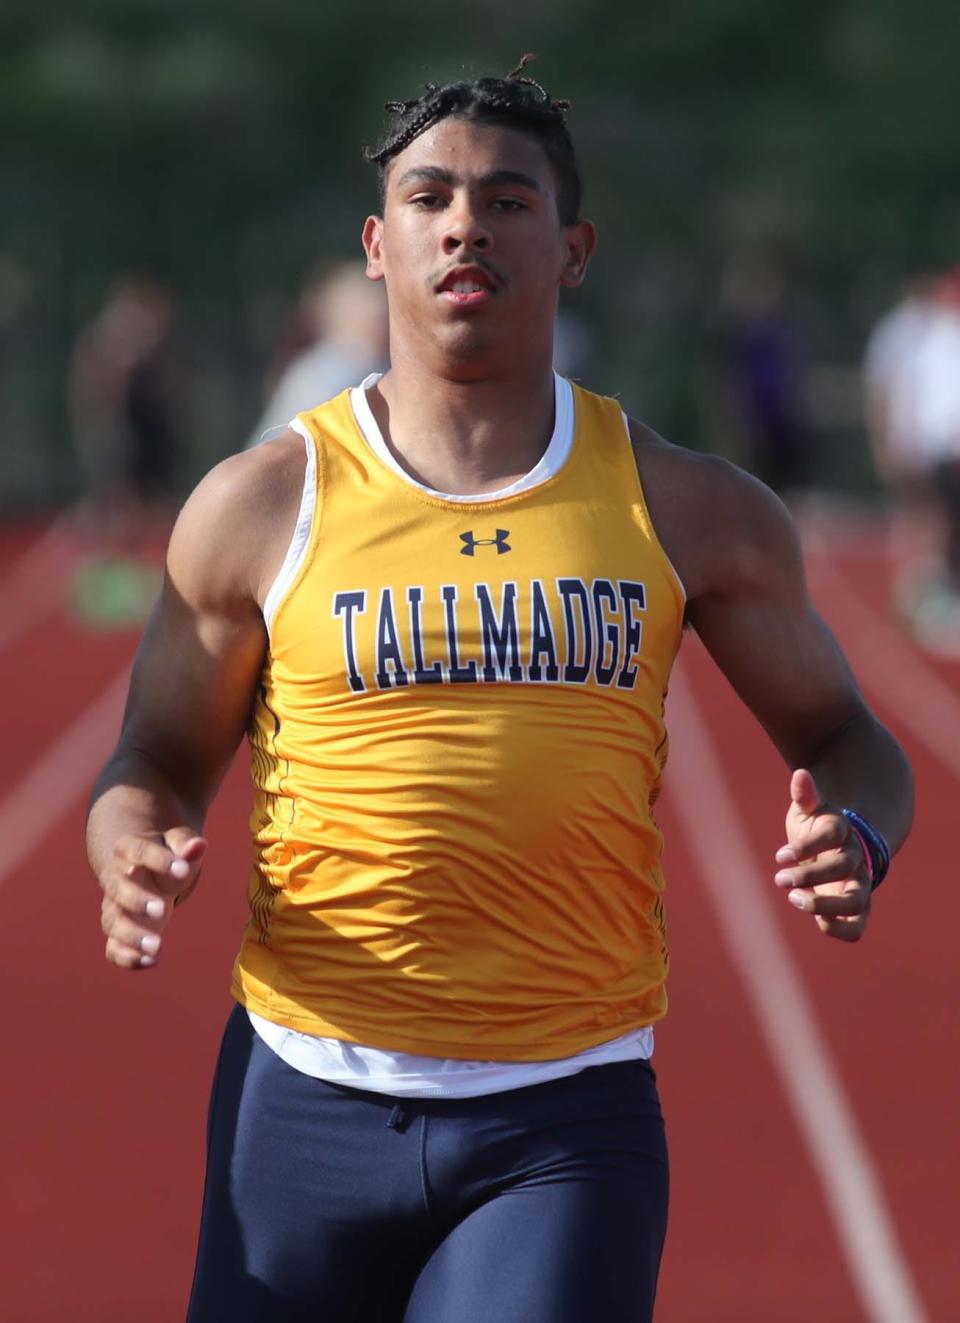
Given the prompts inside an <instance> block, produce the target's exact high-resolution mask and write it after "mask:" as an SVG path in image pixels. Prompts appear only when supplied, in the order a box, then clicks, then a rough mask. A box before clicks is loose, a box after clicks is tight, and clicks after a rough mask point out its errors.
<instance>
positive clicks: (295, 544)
mask: <svg viewBox="0 0 960 1323" xmlns="http://www.w3.org/2000/svg"><path fill="white" fill-rule="evenodd" d="M290 426H291V428H292V429H293V431H294V432H298V433H299V434H300V436H302V437H303V442H304V445H305V446H306V448H307V467H306V471H305V473H304V475H303V492H302V494H301V496H300V513H299V514H298V515H297V526H296V528H295V529H294V530H293V537H292V538H291V539H290V545H289V547H288V548H287V554H286V556H284V558H283V564H282V565H281V566H280V572H279V574H278V575H277V577H276V578H275V579H274V581H273V583H272V584H271V585H270V591H269V592H268V593H267V596H266V598H265V599H264V603H263V619H264V623H265V624H266V626H267V633H268V634H269V633H270V626H271V625H272V624H273V617H274V616H275V615H276V613H277V607H278V606H279V605H280V603H281V602H282V601H283V599H284V597H286V595H287V592H288V590H289V588H290V586H291V585H292V583H293V581H294V579H295V578H296V577H297V573H298V571H299V569H300V566H301V565H302V564H303V558H304V556H305V555H306V553H307V547H308V545H309V543H310V528H311V526H312V524H313V510H314V506H315V505H316V503H317V452H316V447H315V446H314V444H313V439H312V437H311V436H310V433H309V432H308V430H307V428H306V425H305V424H304V423H301V421H300V419H299V418H294V420H293V422H291V424H290Z"/></svg>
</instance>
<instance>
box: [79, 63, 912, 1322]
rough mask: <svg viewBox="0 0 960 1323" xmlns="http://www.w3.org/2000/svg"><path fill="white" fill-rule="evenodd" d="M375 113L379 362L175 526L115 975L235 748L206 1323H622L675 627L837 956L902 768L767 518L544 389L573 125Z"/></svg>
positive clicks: (136, 749) (793, 554)
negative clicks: (236, 836)
mask: <svg viewBox="0 0 960 1323" xmlns="http://www.w3.org/2000/svg"><path fill="white" fill-rule="evenodd" d="M391 109H392V110H393V111H394V112H395V114H396V123H395V128H394V130H393V131H392V132H391V135H390V136H389V137H388V138H387V140H386V142H385V143H384V144H383V146H382V149H381V150H380V151H379V152H377V153H375V154H373V159H374V160H375V161H377V163H378V164H379V165H380V167H381V171H382V179H383V198H382V202H383V206H382V215H379V216H372V217H370V218H369V219H368V220H367V222H366V225H365V227H364V231H363V241H364V246H365V249H366V253H367V261H368V271H369V274H370V276H371V278H373V279H375V280H381V279H382V280H384V281H385V282H386V287H387V291H388V296H389V305H390V349H391V364H392V366H391V368H390V371H389V372H388V373H387V374H386V375H385V376H383V377H382V378H380V379H368V380H367V381H366V382H364V383H363V384H362V385H361V386H360V387H358V388H357V389H356V390H354V391H352V392H346V393H344V394H343V395H341V396H339V397H337V398H336V399H334V400H332V401H330V402H328V403H325V404H321V405H320V406H319V407H318V408H317V409H315V410H313V411H312V412H310V413H307V414H302V415H300V416H299V417H298V419H297V420H295V422H294V423H293V424H292V426H291V430H290V432H289V433H288V434H287V435H286V436H284V437H282V438H281V439H280V440H278V441H275V442H271V443H269V444H266V445H264V446H261V447H259V448H258V449H256V450H254V451H251V452H247V453H245V454H242V455H238V456H235V457H233V458H231V459H229V460H227V461H226V462H224V463H223V464H221V465H220V466H219V467H218V468H216V469H215V470H214V471H213V472H212V473H211V474H210V475H209V476H208V477H207V478H205V479H204V481H203V482H202V483H201V484H200V486H199V487H198V488H197V490H196V492H195V493H194V494H193V496H192V497H191V498H190V500H189V501H188V503H187V505H186V506H185V508H184V510H183V513H182V514H181V516H180V519H179V521H178V523H177V527H176V529H175V531H174V534H173V538H172V541H171V545H170V552H169V561H168V573H167V580H166V585H165V588H164V591H163V595H162V598H161V601H160V603H159V605H158V607H157V609H156V613H155V615H154V617H153V619H152V621H151V623H150V625H149V627H148V629H147V632H146V635H145V638H144V640H143V643H142V646H141V649H140V652H139V655H138V659H137V663H136V667H135V671H134V677H133V681H132V685H131V695H130V703H129V708H128V712H127V716H126V720H125V723H124V730H123V734H122V737H121V740H120V743H119V745H118V748H117V750H116V753H115V754H114V756H113V758H112V759H111V761H110V763H109V764H108V766H107V768H106V769H105V770H104V772H103V774H102V776H101V778H100V781H99V784H98V786H97V790H96V792H95V798H94V805H93V809H92V811H91V817H90V826H89V844H90V859H91V863H92V865H93V868H94V870H95V872H96V873H97V875H98V877H99V879H100V883H101V886H102V888H103V891H104V901H103V926H104V931H105V932H106V934H107V957H108V959H110V960H112V961H113V962H114V963H116V964H118V965H120V966H122V967H124V968H129V969H134V968H143V967H145V966H150V965H152V964H154V963H155V961H156V959H157V956H158V951H159V949H160V944H161V938H162V934H163V933H164V931H165V929H166V927H167V924H168V922H169V920H170V917H171V913H172V908H173V905H174V904H175V902H176V901H177V900H179V899H182V898H183V897H184V896H185V895H186V894H187V892H188V891H189V890H190V889H191V887H192V886H193V885H194V884H195V882H196V880H197V876H198V872H199V869H200V865H201V861H202V858H203V854H204V851H205V848H206V846H205V842H204V840H203V837H202V836H201V834H200V833H201V831H202V823H203V818H204V814H205V811H206V809H207V806H208V805H209V803H210V800H211V798H212V797H213V795H214V793H215V790H216V787H217V785H218V783H219V780H220V778H221V776H222V775H223V772H224V769H225V768H226V766H227V765H228V763H229V761H230V759H231V757H232V755H233V752H234V750H235V748H236V745H237V743H238V741H239V740H240V738H241V736H242V734H243V733H244V731H245V730H246V731H247V732H248V734H249V738H250V744H251V749H252V757H253V775H254V780H255V782H256V786H257V798H256V806H255V808H254V812H253V818H252V829H253V833H254V842H255V861H254V868H253V876H252V881H251V887H250V901H251V917H250V922H249V925H248V928H247V931H246V935H245V938H244V942H243V946H242V949H241V952H240V955H239V957H238V960H237V964H236V968H235V971H234V984H233V990H234V994H235V996H236V998H237V1001H238V1003H239V1005H238V1007H237V1009H236V1010H235V1012H234V1013H233V1015H232V1016H231V1018H230V1021H229V1024H228V1027H227V1031H226V1035H225V1039H224V1044H223V1049H222V1052H221V1058H220V1063H219V1066H218V1073H217V1079H216V1084H215V1089H214V1096H213V1102H212V1106H211V1119H210V1137H209V1162H208V1173H207V1187H206V1194H205V1200H204V1211H203V1222H202V1228H201V1235H200V1247H199V1252H198V1262H197V1270H196V1277H195V1281H194V1289H193V1295H192V1298H191V1305H190V1313H189V1318H190V1320H191V1323H212V1320H222V1319H230V1320H231V1323H244V1321H245V1320H253V1319H262V1320H267V1319H269V1320H270V1321H271V1323H285V1321H286V1320H295V1319H296V1320H301V1319H311V1320H313V1319H323V1320H324V1323H340V1321H345V1320H362V1321H363V1323H375V1321H377V1320H392V1321H394V1323H399V1321H400V1320H405V1323H478V1321H479V1320H481V1319H482V1320H484V1321H485V1323H486V1321H487V1320H496V1321H497V1323H511V1321H515V1323H520V1320H523V1323H533V1321H536V1323H586V1321H587V1320H591V1323H592V1321H593V1320H596V1319H602V1320H604V1323H617V1321H619V1320H624V1321H626V1320H631V1321H635V1320H644V1319H648V1318H650V1317H651V1312H652V1307H653V1297H654V1290H655V1284H656V1275H657V1268H658V1264H659V1258H660V1251H661V1246H662V1241H663V1232H664V1225H665V1218H666V1200H667V1160H666V1150H665V1146H664V1139H663V1129H662V1123H661V1119H660V1112H659V1106H658V1102H657V1095H656V1088H655V1084H654V1077H653V1072H652V1070H651V1069H650V1067H649V1064H648V1058H649V1056H650V1053H651V1050H652V1037H653V1035H652V1029H651V1026H652V1025H653V1024H654V1022H655V1021H657V1020H658V1019H659V1018H660V1017H661V1016H662V1015H663V1013H664V1009H665V1000H664V992H663V985H664V978H665V974H666V964H667V958H666V947H665V940H664V928H663V911H662V904H661V893H662V888H663V879H662V877H661V873H660V866H659V858H660V846H661V840H660V835H659V832H658V830H657V827H656V824H655V822H654V820H653V817H652V816H651V805H652V803H653V800H654V798H655V796H656V793H657V790H658V788H659V784H660V777H661V772H662V769H663V765H664V762H665V759H666V747H667V746H666V733H665V731H664V727H663V700H664V695H665V692H666V687H667V680H668V675H669V671H670V666H671V663H672V661H673V658H674V656H675V654H676V650H677V648H678V646H679V643H680V638H681V630H682V627H683V624H684V622H685V621H689V622H690V623H691V624H692V625H693V627H694V628H695V629H696V630H697V632H698V633H699V634H700V636H701V638H702V639H703V640H704V642H705V644H706V646H707V647H708V648H709V650H710V651H711V653H712V654H713V656H714V658H715V659H716V661H717V663H718V664H719V665H720V666H721V668H722V669H723V671H724V672H725V673H726V675H727V676H728V678H729V679H730V681H731V683H732V684H733V685H734V687H735V688H736V690H737V691H738V693H739V694H740V695H741V696H742V697H743V699H744V700H745V701H746V702H747V704H748V705H749V706H750V708H751V709H752V711H753V712H754V713H755V714H756V715H757V716H758V718H759V719H760V720H761V722H762V723H763V724H764V726H765V728H766V730H767V731H768V732H769V735H770V737H771V739H772V740H773V741H774V743H775V744H776V746H777V748H778V749H779V750H780V752H781V754H782V755H783V757H784V759H785V761H786V762H787V764H788V766H789V767H791V768H794V769H798V770H794V771H793V772H792V775H791V777H790V778H789V783H788V784H789V793H788V795H787V796H786V798H787V802H788V805H789V807H788V809H787V818H786V843H785V845H784V846H783V848H782V849H781V850H780V852H779V854H778V863H779V865H780V871H779V872H777V873H776V875H775V878H774V881H775V882H776V883H777V885H779V886H780V887H782V888H783V889H784V891H785V893H786V899H787V900H788V901H789V902H790V903H791V904H793V905H795V906H796V908H797V909H798V910H799V911H801V912H803V913H805V914H807V915H809V916H813V917H814V921H815V923H816V924H817V925H818V927H819V928H820V930H821V931H822V932H823V933H825V934H826V935H827V936H830V937H835V938H839V939H841V940H843V941H855V940H857V939H858V938H860V937H861V936H862V935H863V932H864V929H865V927H866V922H867V917H868V913H869V908H870V898H871V882H872V881H873V882H875V881H877V880H879V878H880V876H881V875H882V872H883V871H885V868H886V863H887V861H888V860H887V854H886V851H887V849H888V845H887V843H889V848H890V849H896V848H898V847H899V846H900V844H901V843H902V841H903V839H904V837H905V836H906V833H907V831H908V828H909V823H910V817H911V799H912V791H911V779H910V773H909V769H908V767H907V764H906V762H905V759H904V757H903V754H902V753H901V751H900V749H899V747H898V746H897V745H896V743H895V742H894V740H893V739H892V738H891V736H890V735H889V733H888V732H887V731H886V730H885V729H884V728H883V727H882V726H881V725H880V724H879V723H878V722H877V721H876V720H875V718H874V717H873V716H872V715H871V714H870V713H869V712H868V711H867V709H866V708H865V706H864V703H863V700H862V698H861V696H860V694H859V691H858V689H857V687H856V685H855V683H854V681H853V679H852V677H851V675H850V672H849V670H848V668H847V665H846V663H845V661H844V659H843V657H842V656H841V654H840V652H839V649H838V647H837V644H836V642H835V641H834V639H833V637H832V636H831V634H830V633H829V631H828V630H827V629H826V627H825V625H824V624H823V622H822V620H821V619H820V617H819V616H818V615H817V614H816V612H815V611H814V610H813V608H812V606H811V604H810V602H809V600H808V597H807V593H806V589H805V586H804V577H803V571H802V566H801V560H800V554H799V551H798V547H797V539H796V536H795V533H794V530H793V528H792V527H791V524H790V521H789V519H788V517H787V515H786V514H785V512H784V509H783V507H782V506H781V505H780V503H779V502H778V501H777V500H776V498H774V497H773V496H772V495H771V494H770V492H769V491H767V490H766V489H765V488H764V487H763V486H761V485H760V484H759V483H757V482H756V481H754V480H753V479H751V478H749V477H747V476H745V475H744V474H743V473H741V472H739V471H738V470H736V469H735V468H733V467H731V466H730V465H728V464H726V463H724V462H723V461H720V460H718V459H712V458H705V457H703V456H700V455H697V454H693V453H691V452H689V451H686V450H682V449H677V448H675V447H673V446H671V445H668V444H667V443H665V442H663V441H661V440H660V439H659V438H658V437H656V436H655V435H653V434H652V433H651V432H650V431H649V430H648V429H647V428H645V427H644V426H642V425H641V424H639V423H635V422H627V421H626V420H625V419H624V418H623V416H622V414H621V412H620V409H619V406H618V405H617V404H616V403H615V402H614V401H612V400H608V399H602V398H600V397H597V396H595V395H591V394H589V393H588V392H586V391H584V390H581V389H580V388H578V387H574V386H571V385H570V383H568V382H566V381H563V380H561V379H558V378H556V377H555V376H554V374H553V372H552V370H551V349H552V336H553V326H554V318H555V314H556V307H557V297H558V292H559V289H560V287H561V286H575V285H578V284H579V283H580V281H581V280H582V279H583V276H584V273H585V270H586V267H587V264H588V261H589V258H590V255H591V253H592V251H593V247H594V242H595V233H594V229H593V226H592V225H591V224H590V223H589V222H588V221H582V220H581V219H580V215H579V206H580V199H579V181H578V176H577V168H576V163H575V160H574V156H573V151H572V148H571V146H570V140H569V138H568V136H567V130H566V127H565V123H564V111H565V109H566V107H565V105H564V103H558V102H555V101H553V100H551V98H550V97H549V96H548V95H547V94H546V93H545V92H544V91H543V90H542V89H541V88H539V87H538V86H537V85H536V84H534V83H532V82H530V81H529V80H527V79H526V78H524V77H523V76H522V75H521V74H520V72H519V71H518V72H517V73H516V74H514V75H511V76H510V77H508V78H506V79H481V80H479V81H476V82H470V83H460V84H455V85H452V86H447V87H430V88H428V89H427V91H426V93H425V94H424V95H423V96H422V97H420V98H419V99H417V100H416V101H412V102H404V103H397V104H394V105H393V106H392V107H391ZM786 789H787V786H786V785H785V790H786ZM842 809H848V810H851V811H852V813H853V816H852V817H851V816H847V815H845V814H844V813H843V812H841V810H842ZM884 838H885V839H884ZM164 940H165V939H164Z"/></svg>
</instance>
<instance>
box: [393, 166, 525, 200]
mask: <svg viewBox="0 0 960 1323" xmlns="http://www.w3.org/2000/svg"><path fill="white" fill-rule="evenodd" d="M461 182H462V178H461V176H460V175H456V174H454V172H453V171H452V170H446V169H445V168H444V167H443V166H440V165H418V166H414V168H413V169H412V170H405V171H404V173H403V174H402V175H401V176H400V178H399V179H398V180H397V184H398V186H401V187H402V186H403V185H404V184H446V185H447V186H448V187H450V188H454V187H456V185H457V184H459V183H461ZM477 183H478V184H479V185H480V187H481V188H491V187H496V185H498V184H519V185H520V186H521V187H522V188H529V189H530V190H531V191H532V192H534V193H539V192H540V191H541V189H540V185H539V184H538V183H537V181H536V180H535V179H534V178H533V176H532V175H526V174H524V173H523V171H522V170H491V171H490V172H489V173H488V174H485V175H481V176H480V178H479V179H478V180H477Z"/></svg>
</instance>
